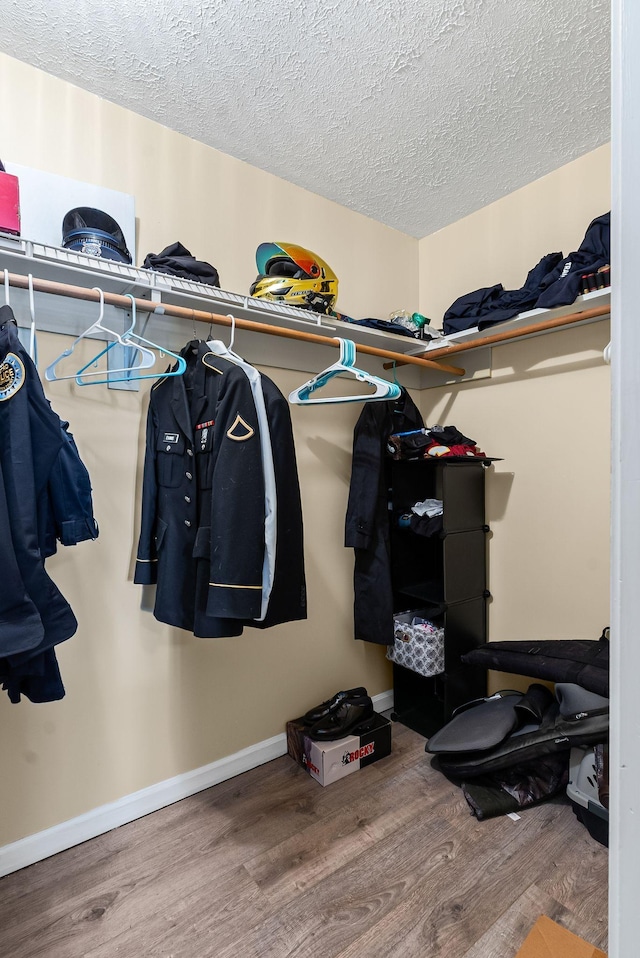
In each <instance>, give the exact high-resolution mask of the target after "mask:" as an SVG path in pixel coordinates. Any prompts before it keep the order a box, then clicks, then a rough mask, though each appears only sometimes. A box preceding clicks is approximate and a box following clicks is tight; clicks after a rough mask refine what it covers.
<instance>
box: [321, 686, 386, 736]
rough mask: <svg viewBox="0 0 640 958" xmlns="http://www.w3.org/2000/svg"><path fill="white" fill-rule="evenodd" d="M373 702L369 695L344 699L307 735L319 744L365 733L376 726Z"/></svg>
mask: <svg viewBox="0 0 640 958" xmlns="http://www.w3.org/2000/svg"><path fill="white" fill-rule="evenodd" d="M375 720H376V718H375V712H374V711H373V702H372V701H371V699H370V698H369V696H368V695H360V696H358V697H357V698H352V699H343V700H342V701H341V702H340V704H339V705H338V707H337V708H336V709H334V710H333V711H332V712H329V713H328V714H327V715H325V717H324V718H322V719H320V721H319V722H316V724H315V725H312V726H311V728H310V729H309V731H308V732H307V733H306V734H307V735H308V736H309V738H312V739H315V741H317V742H329V741H332V740H333V739H336V738H344V737H345V735H352V734H356V733H357V732H364V731H366V730H367V729H369V728H372V727H373V726H374V725H375Z"/></svg>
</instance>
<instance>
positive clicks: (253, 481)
mask: <svg viewBox="0 0 640 958" xmlns="http://www.w3.org/2000/svg"><path fill="white" fill-rule="evenodd" d="M182 356H183V357H184V358H185V360H186V362H187V368H186V370H185V372H184V375H182V376H174V377H169V378H165V379H162V380H160V381H159V382H158V383H157V384H156V385H155V386H154V387H153V388H152V390H151V397H150V401H149V413H148V418H147V447H146V455H145V466H144V482H143V493H142V522H141V531H140V540H139V546H138V557H137V562H136V571H135V582H137V583H140V584H149V583H154V582H157V591H156V600H155V607H154V615H155V617H156V618H157V619H158V620H159V621H160V622H166V623H167V624H169V625H174V626H177V627H178V628H181V629H187V630H188V631H190V632H193V633H194V634H195V635H197V636H201V637H203V638H216V637H220V636H229V635H240V633H241V632H242V629H243V624H244V622H245V621H246V620H247V619H254V618H256V617H258V616H259V615H260V611H261V601H262V567H263V558H264V549H265V535H264V521H265V493H264V475H263V470H262V456H261V449H260V431H259V424H258V421H257V416H256V411H255V405H254V402H253V397H252V394H251V386H250V384H249V381H248V379H247V377H246V375H245V374H244V372H243V371H242V370H241V369H240V368H238V367H237V366H235V365H234V364H233V363H231V362H229V361H228V360H225V359H222V358H221V357H218V356H214V355H213V353H211V352H210V350H209V348H208V346H207V344H206V343H203V342H199V341H194V342H191V343H188V344H187V345H186V346H185V348H184V349H183V350H182ZM205 358H207V363H206V364H205V363H204V362H203V359H205Z"/></svg>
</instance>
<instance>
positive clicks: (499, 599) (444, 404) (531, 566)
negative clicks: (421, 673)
mask: <svg viewBox="0 0 640 958" xmlns="http://www.w3.org/2000/svg"><path fill="white" fill-rule="evenodd" d="M609 159H610V153H609V147H608V146H605V147H602V148H600V149H598V150H595V151H594V152H593V153H590V154H587V155H586V156H584V157H582V158H581V159H579V160H576V161H575V162H573V163H570V164H568V165H567V166H564V167H561V168H560V169H558V170H556V171H555V172H554V173H550V174H549V175H548V176H545V177H543V178H542V179H540V180H537V181H536V182H534V183H531V184H529V185H528V186H526V187H524V188H523V189H520V190H518V191H517V192H515V193H513V194H511V195H509V196H506V197H504V198H503V199H501V200H498V201H497V202H496V203H493V204H491V205H490V206H487V207H485V208H484V209H481V210H479V211H478V212H477V213H473V214H472V215H471V216H468V217H466V218H465V219H463V220H460V221H459V222H457V223H455V224H453V225H452V226H449V227H447V228H446V229H444V230H441V231H440V232H438V233H435V234H434V235H432V236H429V237H426V238H425V239H423V240H421V241H420V304H421V309H422V311H423V312H424V313H426V314H427V315H429V316H431V317H433V318H434V320H437V325H438V326H439V325H440V324H441V323H440V321H441V319H442V314H443V312H444V310H445V309H446V308H447V307H448V306H449V305H450V304H451V303H452V302H453V301H454V300H455V299H456V298H457V297H458V296H460V295H462V294H464V293H466V292H469V291H471V290H474V289H477V288H479V287H481V286H489V285H492V284H494V283H502V284H503V285H504V286H505V288H506V289H517V288H519V287H520V286H521V285H522V283H523V282H524V279H525V276H526V274H527V272H528V270H529V269H530V268H531V267H532V266H534V265H535V264H536V263H537V262H538V260H539V259H540V258H541V257H542V256H543V255H544V254H545V253H547V252H551V251H553V250H560V251H562V252H563V253H564V254H565V255H566V254H568V253H570V252H572V251H574V250H576V249H577V248H578V246H579V244H580V242H581V241H582V238H583V236H584V233H585V230H586V228H587V226H588V224H589V222H590V221H591V220H592V219H593V218H594V217H596V216H598V215H600V214H601V213H604V212H606V211H607V210H608V209H609V208H610V186H609ZM498 328H499V327H496V330H492V332H495V331H497V330H498ZM608 339H609V322H608V320H606V321H603V322H598V323H594V324H593V325H587V326H582V327H579V328H576V329H574V330H571V331H563V332H556V333H550V334H547V335H545V336H540V337H537V338H535V339H531V340H527V341H525V342H519V343H518V342H515V343H511V344H508V345H504V346H500V347H494V349H493V374H492V378H491V379H486V380H480V381H477V382H470V383H463V384H461V385H460V386H458V387H457V388H455V389H452V390H450V389H444V388H442V389H441V388H438V389H427V390H424V391H423V393H422V412H423V414H424V417H425V420H426V421H427V422H429V423H434V422H445V421H446V422H447V423H453V424H455V425H457V426H458V428H460V429H461V430H462V431H463V432H465V433H466V434H467V435H469V436H471V437H473V438H474V439H476V440H477V442H478V444H479V445H480V447H481V448H482V449H483V450H484V451H485V452H486V453H487V454H488V455H493V456H500V457H502V458H503V461H502V462H497V463H496V464H495V465H494V466H493V467H492V469H491V471H490V473H489V475H488V502H487V508H488V521H489V522H490V524H491V528H492V536H491V540H490V547H489V565H490V583H489V584H490V589H491V592H492V594H493V600H492V602H491V605H490V616H489V623H490V638H491V639H494V640H507V639H531V638H533V639H538V638H578V637H579V638H597V637H598V636H599V634H600V631H601V629H602V627H603V626H604V625H606V624H607V622H608V617H609V458H610V457H609V367H608V366H606V365H605V364H604V363H603V361H602V350H603V349H604V347H605V345H606V343H607V342H608ZM464 356H465V354H464V353H461V354H459V355H458V356H457V361H460V363H461V365H464ZM501 678H502V677H493V680H494V682H495V684H497V685H500V684H501ZM509 684H512V680H510V681H509Z"/></svg>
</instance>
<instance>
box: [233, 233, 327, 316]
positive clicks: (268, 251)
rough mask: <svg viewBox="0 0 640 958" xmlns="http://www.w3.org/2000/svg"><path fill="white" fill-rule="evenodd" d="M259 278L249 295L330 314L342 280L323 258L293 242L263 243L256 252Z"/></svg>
mask: <svg viewBox="0 0 640 958" xmlns="http://www.w3.org/2000/svg"><path fill="white" fill-rule="evenodd" d="M256 265H257V267H258V277H257V279H256V280H255V282H254V283H252V284H251V288H250V290H249V293H250V295H251V296H255V297H256V298H258V299H272V300H275V301H277V302H281V303H288V304H289V306H300V307H301V308H302V309H312V310H313V311H314V312H316V313H328V312H330V311H331V310H332V309H333V307H334V305H335V302H336V299H337V298H338V277H337V276H336V274H335V273H334V272H333V270H332V269H331V267H330V266H328V265H327V263H325V261H324V260H323V259H320V257H319V256H316V254H315V253H312V252H311V251H310V250H308V249H304V248H303V247H302V246H296V245H295V244H293V243H261V244H260V246H259V247H258V249H257V250H256Z"/></svg>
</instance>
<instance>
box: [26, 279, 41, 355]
mask: <svg viewBox="0 0 640 958" xmlns="http://www.w3.org/2000/svg"><path fill="white" fill-rule="evenodd" d="M27 285H28V287H29V315H30V316H31V331H30V334H29V356H30V357H31V359H32V360H33V363H34V365H35V366H36V368H37V366H38V344H37V342H36V304H35V298H34V295H33V276H32V275H31V273H28V274H27Z"/></svg>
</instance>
